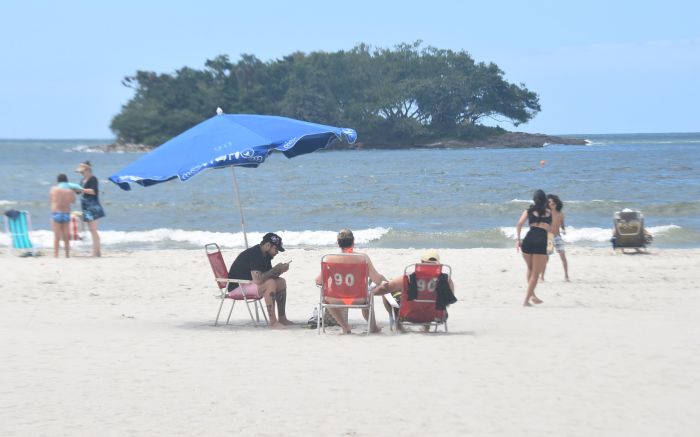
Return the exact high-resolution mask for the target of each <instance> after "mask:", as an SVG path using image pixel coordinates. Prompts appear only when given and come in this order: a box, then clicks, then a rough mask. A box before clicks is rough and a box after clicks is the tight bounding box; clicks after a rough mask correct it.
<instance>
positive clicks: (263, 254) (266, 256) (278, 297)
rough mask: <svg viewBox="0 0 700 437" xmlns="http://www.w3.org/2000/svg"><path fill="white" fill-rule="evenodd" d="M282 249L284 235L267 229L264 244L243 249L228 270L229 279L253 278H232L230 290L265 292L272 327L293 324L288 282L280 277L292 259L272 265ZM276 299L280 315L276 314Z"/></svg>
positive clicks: (263, 293) (249, 292)
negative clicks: (288, 313) (240, 281)
mask: <svg viewBox="0 0 700 437" xmlns="http://www.w3.org/2000/svg"><path fill="white" fill-rule="evenodd" d="M279 252H284V247H282V238H280V236H279V235H277V234H273V233H272V232H270V233H267V234H265V236H264V237H263V239H262V241H261V242H260V244H256V245H255V246H253V247H250V248H248V249H246V250H244V251H243V252H241V253H240V254H239V255H238V256H237V257H236V260H235V261H233V264H231V268H230V269H229V271H228V277H229V279H247V280H249V281H252V282H251V283H249V284H238V283H236V282H232V283H230V284H229V286H228V291H229V293H230V292H234V293H235V292H243V293H247V294H246V296H248V295H250V294H256V293H257V295H258V296H263V298H264V299H265V305H266V308H267V314H268V315H269V317H270V327H271V328H284V326H285V325H291V324H293V323H292V322H290V321H289V320H288V319H287V316H286V313H285V306H286V303H287V282H286V281H285V280H284V278H281V277H280V276H281V275H282V273H284V272H286V271H287V270H289V263H278V264H276V265H275V266H274V267H272V258H274V257H275V256H276V255H277V253H279ZM239 288H240V289H239ZM275 302H276V303H277V309H278V310H279V317H277V316H275Z"/></svg>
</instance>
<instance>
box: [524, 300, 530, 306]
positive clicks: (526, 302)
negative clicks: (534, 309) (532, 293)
mask: <svg viewBox="0 0 700 437" xmlns="http://www.w3.org/2000/svg"><path fill="white" fill-rule="evenodd" d="M523 306H524V307H531V306H532V305H530V302H528V301H525V302H524V303H523Z"/></svg>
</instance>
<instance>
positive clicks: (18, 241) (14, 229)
mask: <svg viewBox="0 0 700 437" xmlns="http://www.w3.org/2000/svg"><path fill="white" fill-rule="evenodd" d="M8 213H9V215H8ZM8 213H6V214H5V228H6V229H7V232H8V233H9V234H10V237H11V238H12V247H13V248H14V249H33V248H34V245H32V241H31V240H30V239H29V231H31V228H32V225H31V223H32V222H31V217H30V215H29V211H16V210H15V211H8Z"/></svg>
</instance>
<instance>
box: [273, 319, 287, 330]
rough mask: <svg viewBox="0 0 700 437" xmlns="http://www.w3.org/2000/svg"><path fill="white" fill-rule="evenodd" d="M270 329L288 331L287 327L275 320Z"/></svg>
mask: <svg viewBox="0 0 700 437" xmlns="http://www.w3.org/2000/svg"><path fill="white" fill-rule="evenodd" d="M270 329H286V326H285V325H283V324H282V323H281V322H280V321H279V320H275V321H274V322H272V323H271V324H270Z"/></svg>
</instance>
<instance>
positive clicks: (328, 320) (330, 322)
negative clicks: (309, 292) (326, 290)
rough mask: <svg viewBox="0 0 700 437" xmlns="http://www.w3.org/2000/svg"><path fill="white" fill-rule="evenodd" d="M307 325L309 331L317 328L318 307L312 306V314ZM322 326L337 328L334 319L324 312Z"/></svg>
mask: <svg viewBox="0 0 700 437" xmlns="http://www.w3.org/2000/svg"><path fill="white" fill-rule="evenodd" d="M307 323H308V327H309V328H310V329H316V327H317V326H318V305H316V306H314V313H313V315H312V316H311V317H310V318H309V321H308V322H307ZM323 324H324V325H326V326H338V322H336V321H335V318H334V317H333V316H332V315H331V313H330V312H329V311H326V313H325V314H324V315H323Z"/></svg>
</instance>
